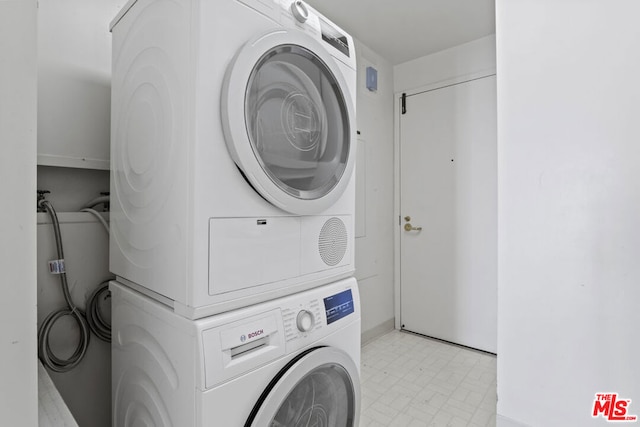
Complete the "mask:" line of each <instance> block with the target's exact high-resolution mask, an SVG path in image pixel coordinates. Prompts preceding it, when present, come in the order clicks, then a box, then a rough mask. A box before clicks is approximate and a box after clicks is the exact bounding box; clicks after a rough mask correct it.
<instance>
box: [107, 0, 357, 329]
mask: <svg viewBox="0 0 640 427" xmlns="http://www.w3.org/2000/svg"><path fill="white" fill-rule="evenodd" d="M290 4H291V2H288V3H287V2H284V3H283V2H280V1H273V2H270V1H268V0H261V1H258V0H243V1H241V2H240V1H237V0H219V1H215V2H211V1H202V0H175V1H172V2H170V3H166V2H155V1H150V0H133V1H130V2H129V3H128V4H127V5H126V6H125V7H124V9H123V11H122V12H121V13H120V16H118V17H117V18H116V19H115V20H114V21H113V23H112V31H113V46H114V60H113V64H114V70H113V86H112V90H113V93H112V116H113V118H114V119H113V122H112V162H111V165H112V182H111V194H112V234H111V239H110V241H111V245H110V246H111V248H110V270H111V271H112V272H113V273H114V274H116V275H117V276H118V277H119V278H121V280H122V281H123V282H126V283H131V284H132V286H134V287H135V288H136V289H140V290H141V291H142V292H145V293H147V294H148V295H154V296H157V297H158V299H159V300H162V301H165V302H168V304H170V305H172V306H173V308H174V310H175V311H176V312H179V313H181V314H182V315H183V316H186V317H189V318H192V319H196V318H200V317H205V316H209V315H212V314H215V313H220V312H223V311H227V310H231V309H234V308H237V307H241V306H246V305H250V304H255V303H258V302H261V301H265V300H268V299H273V298H277V297H280V296H283V295H286V294H289V293H294V292H300V291H302V290H305V289H309V288H311V287H315V286H318V285H321V284H323V283H328V282H331V281H334V280H338V279H340V278H343V277H347V276H348V275H350V274H352V272H353V270H354V266H353V256H352V249H351V248H352V246H353V241H352V239H353V233H350V234H349V239H351V240H350V241H349V243H348V251H347V252H348V254H347V256H346V257H345V262H344V263H339V264H337V265H335V266H332V268H318V267H321V266H319V265H318V266H316V267H308V266H309V265H310V264H309V262H308V260H306V257H307V255H305V253H306V252H309V251H307V250H304V249H301V246H302V243H301V241H305V237H304V236H305V235H308V234H312V231H307V230H304V227H305V225H302V224H303V223H305V218H304V217H298V221H299V222H300V224H301V226H300V227H301V228H300V235H301V237H300V239H299V240H298V241H297V242H295V239H294V238H293V237H292V235H289V234H288V233H289V231H287V232H286V234H287V235H289V238H287V239H285V240H286V241H287V242H288V243H286V244H285V243H284V241H283V242H281V243H282V245H281V246H279V251H280V252H282V253H286V254H287V256H290V257H293V258H299V259H300V262H299V263H298V264H297V265H295V268H297V269H299V273H298V274H295V273H296V272H295V271H293V269H292V267H291V266H286V267H285V266H284V264H283V262H281V259H280V258H279V257H280V254H272V253H269V256H272V257H275V263H274V264H273V268H270V267H269V263H268V262H266V260H265V261H264V262H263V263H262V267H261V268H262V270H261V272H259V273H253V272H250V271H242V274H245V273H246V274H247V275H248V276H249V280H248V282H245V283H251V284H250V285H239V283H238V282H237V281H236V282H235V283H234V282H230V281H228V280H226V279H228V278H233V277H234V275H235V274H237V273H238V270H237V268H238V267H239V266H240V265H242V264H241V263H240V264H238V262H239V261H237V259H236V264H235V265H234V264H233V263H228V264H227V265H228V266H229V270H228V271H226V272H224V271H222V270H221V268H222V266H223V264H222V263H221V262H220V261H219V259H220V258H218V257H217V255H221V254H222V255H224V256H226V257H228V258H227V259H230V258H233V256H232V255H231V254H228V253H224V251H223V250H222V249H223V247H224V246H223V243H222V242H223V241H225V240H227V241H230V240H233V236H231V235H230V234H226V235H224V234H222V235H217V234H214V233H212V232H211V229H212V228H211V218H236V219H242V218H264V217H267V218H281V219H283V220H284V219H286V218H291V217H292V215H291V214H290V213H287V212H285V211H283V210H282V209H280V208H278V207H276V206H274V205H273V204H271V203H269V202H268V201H266V200H265V199H264V198H263V197H262V196H261V195H260V194H259V191H260V188H259V187H258V185H257V184H254V185H255V186H256V187H258V188H257V189H256V188H254V187H252V186H251V185H249V183H248V182H247V180H246V179H245V178H244V177H243V175H242V173H241V172H240V170H239V169H238V167H237V166H236V164H235V162H234V160H233V159H232V157H231V155H230V153H229V150H228V148H227V144H226V141H225V136H224V132H223V129H222V124H223V120H222V111H221V110H222V109H221V96H222V87H223V82H224V76H225V73H226V72H227V69H228V67H229V64H231V62H232V60H233V58H234V56H235V55H236V54H237V53H238V52H239V51H240V50H241V49H242V47H243V46H244V45H245V44H246V43H247V41H249V40H251V39H252V38H255V37H256V36H257V35H259V34H267V33H270V32H273V31H284V32H287V31H288V32H294V33H296V34H298V35H299V36H300V37H303V36H304V37H311V38H314V40H315V44H314V45H316V46H317V45H320V46H322V48H323V49H327V52H329V56H328V58H329V59H328V61H335V64H334V65H333V67H334V68H335V69H336V70H338V71H336V72H337V73H340V75H341V78H342V81H343V82H344V85H345V87H344V88H343V89H344V91H345V93H350V94H351V96H350V97H351V99H352V100H353V99H355V81H356V71H355V56H354V55H355V51H354V49H353V41H352V39H351V38H350V37H349V36H348V35H346V33H345V36H346V37H347V39H348V44H349V46H350V49H351V55H350V56H349V57H347V56H345V55H344V54H343V53H342V52H339V51H337V50H336V49H335V48H333V47H332V46H331V45H330V44H328V43H327V42H325V41H323V39H322V32H321V28H320V25H321V24H320V18H321V17H320V16H317V15H314V13H315V12H314V11H313V9H311V8H309V10H310V18H309V20H308V22H307V23H304V24H301V23H299V22H298V21H292V20H291V19H290V17H291V16H292V15H291V12H290V10H289V6H290ZM322 19H324V20H325V21H326V19H325V18H322ZM327 22H328V21H327ZM336 28H337V27H336ZM323 55H324V56H325V57H326V56H327V54H326V52H325V53H323ZM238 97H239V98H244V97H243V94H242V93H240V94H238ZM352 107H353V108H355V107H354V106H353V105H352ZM354 116H355V115H354ZM352 125H353V133H354V135H355V123H353V124H352ZM350 143H351V144H355V143H356V141H355V137H354V139H353V141H350ZM353 157H354V158H353V159H351V160H350V161H353V162H355V155H354V156H353ZM342 180H344V183H345V186H344V191H343V192H342V194H341V195H340V196H339V197H337V198H336V199H335V201H334V202H333V204H332V205H331V206H328V207H327V208H326V209H324V210H322V211H318V212H315V213H314V214H313V215H311V216H314V215H318V216H328V217H331V216H340V217H343V216H346V217H350V219H349V221H345V223H347V222H348V223H349V224H352V222H353V219H352V218H353V214H354V209H355V207H354V205H355V203H354V200H355V187H354V179H353V174H352V173H347V174H345V175H344V176H343V177H342ZM294 217H295V216H294ZM349 224H348V225H347V227H348V229H349V227H352V225H349ZM214 228H215V229H216V230H219V229H222V228H221V227H217V228H216V227H214ZM285 228H286V227H285ZM236 230H239V233H240V234H239V235H238V236H236V237H237V240H242V239H244V238H246V237H247V233H246V230H242V229H241V228H236ZM313 232H315V231H313ZM273 238H274V235H272V234H269V233H266V234H265V235H262V236H260V235H256V236H255V241H254V242H253V244H248V242H246V243H247V244H246V245H245V244H241V243H239V242H236V243H235V245H236V246H237V248H236V249H240V248H243V250H245V251H244V252H243V254H244V253H247V251H246V248H251V247H255V249H251V251H250V254H251V256H254V257H255V256H257V255H259V254H262V255H264V254H265V253H266V252H267V248H272V247H274V246H275V245H277V243H274V242H273V241H271V240H269V239H273ZM275 238H278V239H280V238H281V237H275ZM212 242H213V243H212ZM294 244H295V249H294V247H293V245H294ZM212 245H213V250H212ZM285 245H291V246H286V247H285ZM260 248H261V249H260ZM309 248H311V246H309ZM294 251H295V252H297V253H296V254H294ZM214 252H215V253H216V257H215V259H214V260H213V261H212V259H213V258H214V257H213V253H214ZM309 253H311V252H309ZM236 258H240V255H239V256H238V257H236ZM293 258H292V259H293ZM212 264H213V265H212ZM245 270H247V269H245ZM308 271H312V273H308ZM252 275H253V276H252ZM212 277H213V278H224V280H217V279H216V280H215V283H213V282H212ZM218 286H219V287H218Z"/></svg>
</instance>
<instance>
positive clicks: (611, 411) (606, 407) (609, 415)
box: [591, 393, 638, 422]
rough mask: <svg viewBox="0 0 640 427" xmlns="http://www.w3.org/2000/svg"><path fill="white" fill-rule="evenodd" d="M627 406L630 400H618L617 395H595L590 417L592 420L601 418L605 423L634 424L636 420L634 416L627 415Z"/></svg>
mask: <svg viewBox="0 0 640 427" xmlns="http://www.w3.org/2000/svg"><path fill="white" fill-rule="evenodd" d="M629 405H631V399H620V398H618V393H596V399H595V400H594V401H593V412H592V413H591V416H592V417H593V418H598V417H600V416H602V417H603V418H604V419H605V420H607V421H616V422H620V421H622V422H635V421H637V420H638V417H637V416H636V415H627V414H628V411H629Z"/></svg>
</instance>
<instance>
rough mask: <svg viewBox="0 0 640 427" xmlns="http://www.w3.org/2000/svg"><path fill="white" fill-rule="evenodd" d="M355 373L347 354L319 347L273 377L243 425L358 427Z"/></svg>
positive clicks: (358, 394) (357, 391)
mask: <svg viewBox="0 0 640 427" xmlns="http://www.w3.org/2000/svg"><path fill="white" fill-rule="evenodd" d="M359 407H360V388H359V382H358V371H357V368H356V367H355V364H354V363H353V361H352V360H351V358H349V357H348V356H347V355H346V353H344V352H342V351H340V350H337V349H333V348H328V347H320V348H315V349H312V350H310V351H308V352H305V353H302V354H301V355H299V356H298V357H297V358H296V359H294V360H293V361H292V362H291V363H290V364H289V365H287V366H286V367H285V368H283V370H282V371H281V372H280V373H279V374H278V375H277V376H276V378H275V379H274V381H272V382H271V384H270V385H269V387H267V389H266V390H265V391H264V392H263V394H262V396H261V397H260V399H259V401H258V402H257V403H256V406H255V407H254V410H253V411H252V413H251V415H250V417H249V419H248V420H247V423H246V424H245V426H253V427H257V426H261V427H263V426H269V427H284V426H286V427H297V426H317V427H322V426H335V427H353V426H357V425H358V420H359Z"/></svg>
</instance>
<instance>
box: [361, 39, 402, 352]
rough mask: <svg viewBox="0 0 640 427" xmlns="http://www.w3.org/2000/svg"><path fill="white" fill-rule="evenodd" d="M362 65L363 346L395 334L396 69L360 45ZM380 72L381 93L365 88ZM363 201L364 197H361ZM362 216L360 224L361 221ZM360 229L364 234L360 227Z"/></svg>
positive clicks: (379, 90)
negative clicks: (369, 76)
mask: <svg viewBox="0 0 640 427" xmlns="http://www.w3.org/2000/svg"><path fill="white" fill-rule="evenodd" d="M356 48H357V52H356V54H357V62H358V90H357V120H358V123H357V126H358V130H359V131H360V135H359V140H360V142H359V147H358V148H359V149H361V148H364V150H365V151H364V153H362V152H361V153H359V154H360V159H362V158H363V156H362V154H364V159H365V162H364V171H363V170H362V166H363V165H362V164H360V163H359V164H358V165H357V168H360V170H359V171H358V174H360V176H361V177H362V176H364V177H365V179H364V183H363V185H361V186H360V188H359V189H358V190H362V189H363V190H364V200H362V202H363V203H364V206H365V209H364V218H365V226H364V233H365V235H364V236H363V237H358V238H356V278H357V279H358V283H359V285H360V297H361V304H362V332H363V341H367V340H369V339H371V338H373V337H375V336H376V335H379V334H380V333H383V332H386V331H388V330H390V329H392V328H393V318H394V314H393V223H394V222H393V68H392V66H391V64H390V63H389V62H387V61H386V60H384V59H383V58H382V57H381V56H380V55H378V54H377V53H375V52H373V51H372V50H371V49H369V48H368V47H366V46H364V45H363V44H361V43H356ZM368 66H371V67H374V68H376V69H377V70H378V90H377V91H376V92H371V91H369V90H368V89H367V88H366V87H365V75H366V67H368ZM359 196H362V194H360V195H359ZM362 216H363V215H362V212H358V218H362ZM358 228H359V229H360V230H362V227H361V225H360V224H358Z"/></svg>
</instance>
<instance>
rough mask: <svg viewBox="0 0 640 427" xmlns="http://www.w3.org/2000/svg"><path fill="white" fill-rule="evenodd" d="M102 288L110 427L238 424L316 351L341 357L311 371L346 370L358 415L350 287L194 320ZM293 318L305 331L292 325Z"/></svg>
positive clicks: (127, 292)
mask: <svg viewBox="0 0 640 427" xmlns="http://www.w3.org/2000/svg"><path fill="white" fill-rule="evenodd" d="M110 288H111V291H112V298H113V306H114V311H113V313H114V318H113V336H114V342H113V347H112V358H113V381H114V382H113V402H114V422H115V425H118V426H123V427H129V426H133V425H155V426H158V427H162V426H169V425H189V426H210V425H229V426H235V425H244V423H245V422H246V420H247V419H248V417H249V414H250V412H251V411H252V409H253V408H254V406H256V403H257V402H258V400H259V397H260V395H261V394H263V392H265V390H267V389H268V388H269V384H270V383H271V382H272V380H273V379H274V378H275V376H276V375H277V374H278V373H280V371H281V370H282V369H283V368H285V366H287V365H288V364H290V363H291V362H292V361H293V360H294V359H296V358H300V356H301V355H302V354H303V353H306V352H307V351H310V350H312V349H315V348H318V347H323V348H327V349H334V350H335V351H336V352H337V353H340V354H341V355H342V356H340V357H338V356H336V357H335V358H333V357H329V358H327V357H326V356H323V358H322V362H314V363H315V364H316V365H318V364H323V363H325V362H326V363H338V364H339V363H343V364H345V365H346V364H348V365H351V366H352V368H351V369H350V371H351V372H352V373H351V374H350V378H351V380H352V381H353V383H354V390H357V391H356V392H355V393H356V394H355V395H354V396H353V397H354V400H355V402H354V404H356V405H357V408H359V401H360V397H359V366H360V316H361V314H360V300H359V293H358V288H357V283H356V281H355V279H353V278H350V279H346V280H341V281H338V282H335V283H332V284H329V285H325V286H322V287H318V288H315V289H312V290H309V291H305V292H301V293H299V294H295V295H289V296H287V297H284V298H281V299H277V300H272V301H268V302H264V303H260V304H257V305H254V306H251V307H246V308H242V309H240V310H236V311H231V312H226V313H222V314H217V315H214V316H211V317H207V318H203V319H199V320H195V321H194V320H188V319H185V318H184V317H182V316H179V315H177V314H176V313H174V312H173V311H171V310H170V309H169V308H168V307H167V306H165V305H163V304H160V303H158V302H156V301H154V300H152V299H149V298H147V297H145V296H144V295H141V294H139V293H137V292H135V291H133V290H131V289H130V288H128V287H127V286H123V285H120V284H118V283H117V282H112V283H111V287H110ZM300 313H304V315H309V314H311V315H312V316H313V322H312V323H311V324H309V323H305V322H300V323H299V322H298V317H299V316H300ZM304 315H303V317H304ZM299 324H300V325H301V326H302V327H303V329H304V330H301V329H300V328H299V327H298V325H299ZM243 346H245V347H243ZM233 349H237V350H238V352H237V353H235V352H233ZM245 350H246V351H245ZM243 351H244V352H243ZM323 353H324V352H323ZM326 354H331V352H328V353H326ZM341 357H347V359H348V362H342V361H341V359H340V358H341ZM305 369H306V368H305ZM305 369H303V371H304V370H305ZM285 372H286V373H287V375H291V376H293V375H300V374H301V373H302V372H300V370H297V369H294V370H291V368H290V369H289V371H285ZM277 388H278V393H281V394H286V393H285V390H284V389H283V388H282V386H281V387H277ZM269 394H271V393H269ZM274 399H275V398H273V397H272V398H271V400H272V401H273V400H274ZM275 400H278V399H275ZM276 403H277V402H271V403H269V404H268V407H273V405H275V404H276ZM356 421H357V420H356ZM136 423H138V424H136ZM140 423H142V424H140ZM144 423H146V424H144ZM355 425H357V422H356V424H355Z"/></svg>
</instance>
